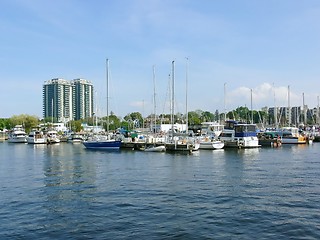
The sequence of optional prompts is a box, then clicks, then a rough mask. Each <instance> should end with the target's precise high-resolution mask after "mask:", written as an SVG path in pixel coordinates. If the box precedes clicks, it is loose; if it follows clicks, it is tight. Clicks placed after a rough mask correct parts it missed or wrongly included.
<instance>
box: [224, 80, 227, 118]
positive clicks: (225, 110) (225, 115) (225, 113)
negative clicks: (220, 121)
mask: <svg viewBox="0 0 320 240" xmlns="http://www.w3.org/2000/svg"><path fill="white" fill-rule="evenodd" d="M226 85H227V83H224V88H223V90H224V123H225V122H226V121H227V109H226V97H227V96H226Z"/></svg>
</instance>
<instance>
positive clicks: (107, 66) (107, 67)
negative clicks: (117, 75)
mask: <svg viewBox="0 0 320 240" xmlns="http://www.w3.org/2000/svg"><path fill="white" fill-rule="evenodd" d="M106 82H107V133H109V59H108V58H107V64H106Z"/></svg>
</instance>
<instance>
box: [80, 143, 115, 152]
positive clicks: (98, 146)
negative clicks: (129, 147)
mask: <svg viewBox="0 0 320 240" xmlns="http://www.w3.org/2000/svg"><path fill="white" fill-rule="evenodd" d="M83 145H84V146H85V147H86V148H88V149H101V150H103V149H104V150H117V149H120V146H121V141H92V142H91V141H90V142H89V141H88V142H83Z"/></svg>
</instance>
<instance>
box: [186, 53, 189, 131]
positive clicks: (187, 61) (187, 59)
mask: <svg viewBox="0 0 320 240" xmlns="http://www.w3.org/2000/svg"><path fill="white" fill-rule="evenodd" d="M188 63H189V58H187V57H186V134H188V132H189V131H188V130H189V127H188V70H189V69H188V67H189V65H188Z"/></svg>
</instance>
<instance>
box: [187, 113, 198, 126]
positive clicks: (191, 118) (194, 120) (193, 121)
mask: <svg viewBox="0 0 320 240" xmlns="http://www.w3.org/2000/svg"><path fill="white" fill-rule="evenodd" d="M188 123H189V125H199V124H201V119H200V116H199V114H198V113H197V112H188Z"/></svg>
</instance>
